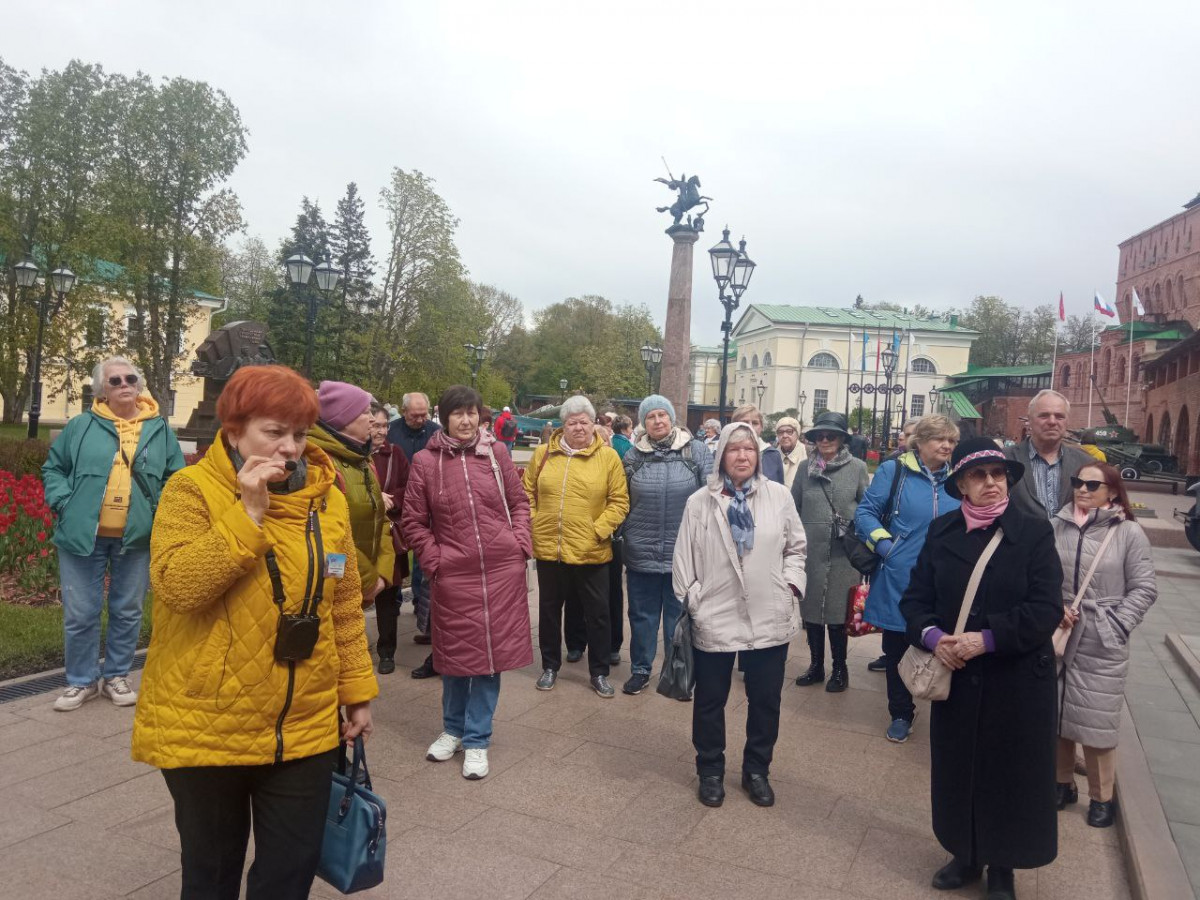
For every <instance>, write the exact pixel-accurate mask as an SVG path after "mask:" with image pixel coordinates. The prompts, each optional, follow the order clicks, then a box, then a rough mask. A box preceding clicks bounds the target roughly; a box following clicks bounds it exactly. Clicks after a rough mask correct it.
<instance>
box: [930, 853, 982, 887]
mask: <svg viewBox="0 0 1200 900" xmlns="http://www.w3.org/2000/svg"><path fill="white" fill-rule="evenodd" d="M981 877H983V866H972V865H968V864H967V863H965V862H963V861H962V860H961V859H959V858H958V857H957V856H956V857H955V858H954V859H952V860H950V862H948V863H946V864H945V865H944V866H942V867H941V868H940V869H938V870H937V871H936V872H934V873H933V881H932V882H931V884H932V885H933V888H934V890H937V891H956V890H958V889H959V888H960V887H962V886H963V885H964V884H970V883H971V882H973V881H978V880H979V879H980V878H981Z"/></svg>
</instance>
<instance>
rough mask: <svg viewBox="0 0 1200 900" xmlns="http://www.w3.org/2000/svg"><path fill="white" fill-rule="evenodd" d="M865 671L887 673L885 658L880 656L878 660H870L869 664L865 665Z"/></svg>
mask: <svg viewBox="0 0 1200 900" xmlns="http://www.w3.org/2000/svg"><path fill="white" fill-rule="evenodd" d="M867 671H868V672H886V671H887V657H886V656H881V657H879V659H873V660H871V661H870V662H869V663H867Z"/></svg>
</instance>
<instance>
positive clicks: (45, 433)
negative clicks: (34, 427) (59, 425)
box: [0, 422, 50, 441]
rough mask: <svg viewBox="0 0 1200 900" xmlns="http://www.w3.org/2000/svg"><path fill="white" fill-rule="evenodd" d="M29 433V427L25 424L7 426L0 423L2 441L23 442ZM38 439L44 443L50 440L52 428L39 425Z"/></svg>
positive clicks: (0, 439)
mask: <svg viewBox="0 0 1200 900" xmlns="http://www.w3.org/2000/svg"><path fill="white" fill-rule="evenodd" d="M28 433H29V426H28V425H26V424H25V423H24V422H21V423H19V424H17V425H6V424H3V423H0V441H23V440H25V438H26V436H27V435H28ZM38 437H40V438H41V439H42V440H43V441H48V440H50V426H49V425H39V426H38Z"/></svg>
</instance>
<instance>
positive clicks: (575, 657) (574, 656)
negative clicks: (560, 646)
mask: <svg viewBox="0 0 1200 900" xmlns="http://www.w3.org/2000/svg"><path fill="white" fill-rule="evenodd" d="M581 659H583V651H582V650H568V651H567V662H579V661H580V660H581Z"/></svg>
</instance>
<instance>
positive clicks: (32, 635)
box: [0, 597, 151, 680]
mask: <svg viewBox="0 0 1200 900" xmlns="http://www.w3.org/2000/svg"><path fill="white" fill-rule="evenodd" d="M150 606H151V604H150V598H149V597H147V598H146V606H145V613H144V614H143V616H142V634H141V637H139V638H138V646H139V647H145V646H146V645H147V644H148V643H149V642H150ZM100 622H101V628H102V629H103V628H107V626H108V616H107V614H102V615H101V617H100ZM62 627H63V626H62V607H61V606H59V605H58V604H52V605H48V606H18V605H16V604H12V603H0V680H3V679H6V678H16V677H18V676H20V675H31V674H33V673H35V672H43V671H45V670H46V669H57V668H60V667H61V666H62V664H63V630H62ZM100 652H101V655H103V653H104V642H103V632H102V636H101V646H100Z"/></svg>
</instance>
